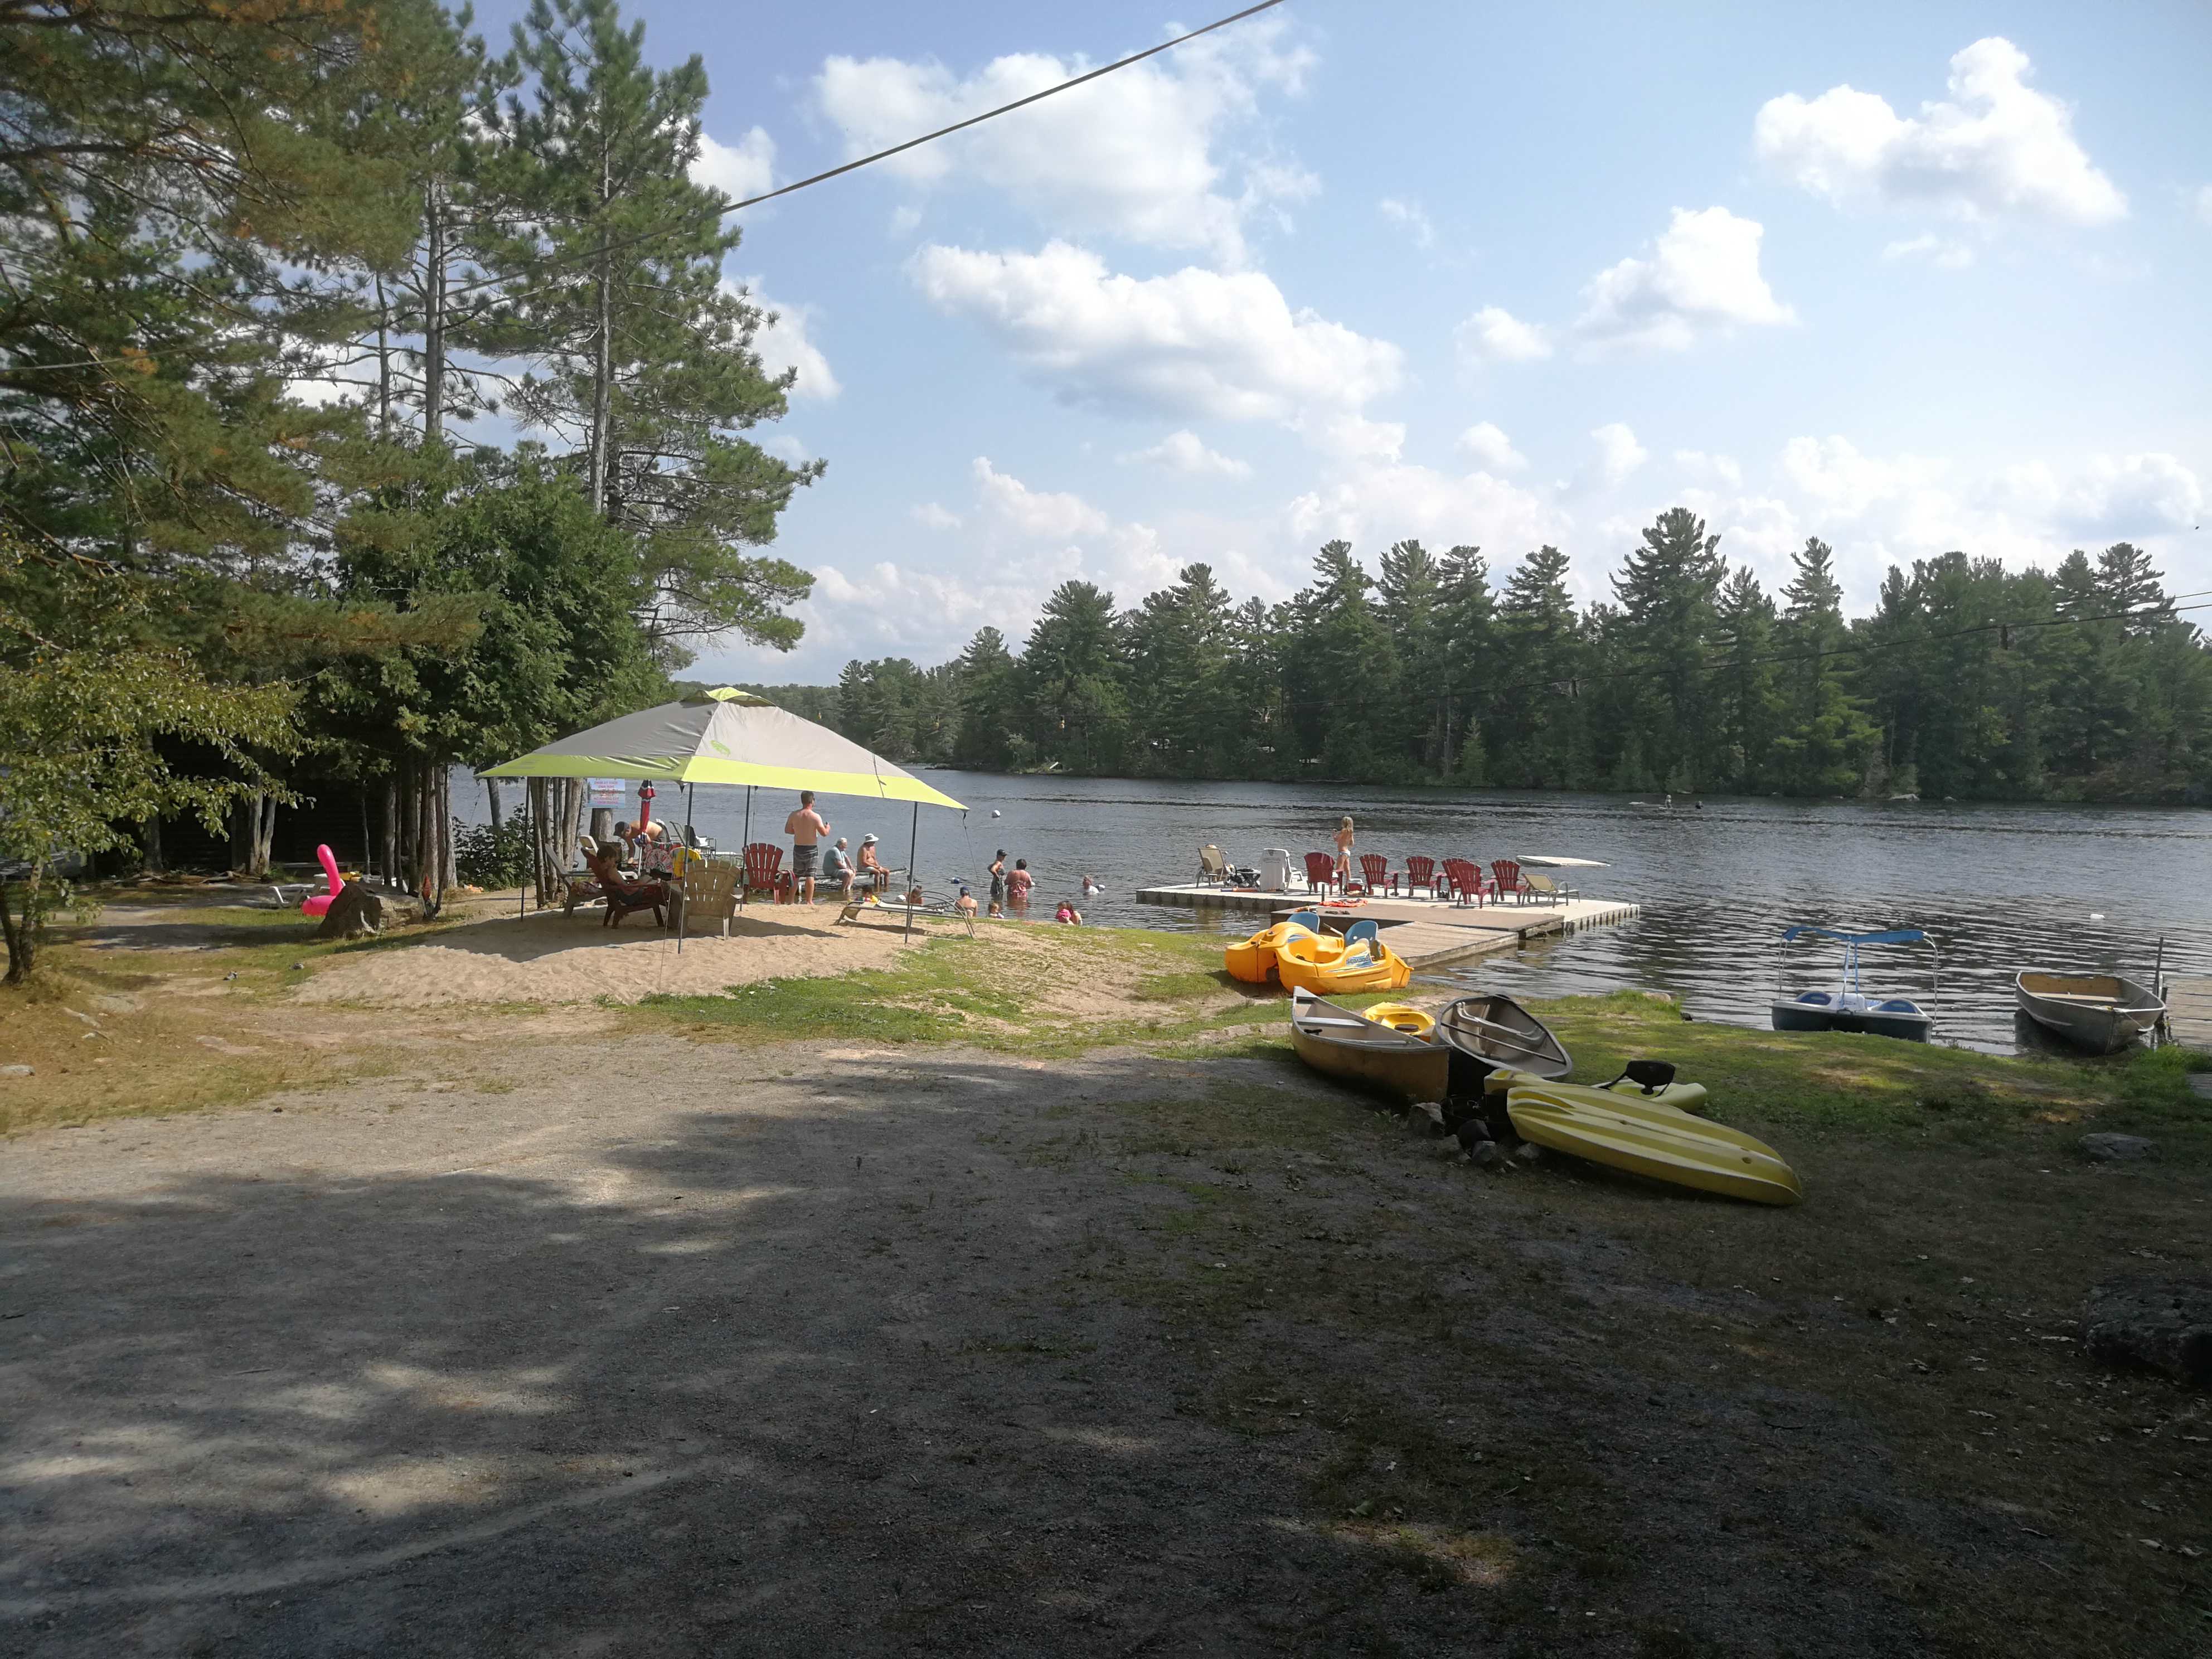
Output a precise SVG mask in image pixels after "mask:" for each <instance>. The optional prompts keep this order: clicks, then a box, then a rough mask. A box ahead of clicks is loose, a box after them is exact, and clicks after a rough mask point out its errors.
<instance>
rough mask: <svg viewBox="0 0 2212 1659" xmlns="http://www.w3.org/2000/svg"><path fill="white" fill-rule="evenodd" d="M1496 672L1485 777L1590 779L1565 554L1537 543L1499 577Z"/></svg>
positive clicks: (1579, 642) (1523, 783) (1580, 662)
mask: <svg viewBox="0 0 2212 1659" xmlns="http://www.w3.org/2000/svg"><path fill="white" fill-rule="evenodd" d="M1584 654H1585V653H1584V649H1583V629H1582V625H1581V622H1580V619H1579V618H1578V617H1577V616H1576V614H1575V604H1574V598H1573V595H1572V594H1571V593H1570V592H1569V591H1568V588H1567V556H1566V555H1565V554H1564V553H1562V552H1560V551H1559V549H1558V548H1556V547H1551V546H1545V547H1540V548H1538V549H1537V550H1535V551H1534V553H1531V554H1530V555H1529V556H1528V557H1527V558H1525V559H1523V560H1522V562H1521V563H1520V564H1519V566H1517V567H1516V568H1515V570H1514V572H1513V574H1512V575H1510V577H1508V578H1507V579H1506V583H1505V592H1504V598H1503V599H1502V600H1501V601H1500V603H1499V605H1498V656H1499V659H1500V668H1501V673H1500V675H1499V678H1498V682H1497V683H1496V684H1497V686H1498V690H1497V691H1496V693H1495V696H1494V701H1493V702H1492V708H1491V712H1490V714H1489V715H1488V717H1487V720H1486V724H1487V725H1488V726H1489V728H1490V733H1491V741H1490V745H1489V752H1490V757H1491V764H1492V781H1494V782H1497V783H1500V784H1505V785H1509V786H1511V787H1519V788H1530V789H1571V788H1577V787H1586V786H1587V785H1588V784H1589V782H1590V781H1591V777H1590V757H1589V736H1588V731H1587V727H1586V725H1585V721H1584V718H1583V710H1584V708H1585V706H1586V705H1585V700H1584V699H1585V693H1586V692H1587V691H1588V690H1589V686H1588V684H1587V683H1586V680H1585V676H1586V674H1587V672H1588V669H1587V666H1586V665H1585V662H1584Z"/></svg>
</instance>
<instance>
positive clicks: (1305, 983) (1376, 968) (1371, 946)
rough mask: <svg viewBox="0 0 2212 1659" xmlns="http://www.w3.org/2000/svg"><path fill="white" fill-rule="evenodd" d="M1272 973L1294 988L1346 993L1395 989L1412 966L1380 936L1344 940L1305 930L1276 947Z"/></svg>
mask: <svg viewBox="0 0 2212 1659" xmlns="http://www.w3.org/2000/svg"><path fill="white" fill-rule="evenodd" d="M1275 977H1276V978H1277V979H1279V980H1280V981H1282V982H1283V983H1284V984H1285V985H1287V986H1289V987H1291V989H1292V990H1294V991H1311V992H1313V993H1315V994H1316V995H1328V994H1336V995H1346V994H1350V993H1352V992H1356V991H1395V990H1397V989H1399V988H1400V987H1401V986H1405V985H1407V984H1410V983H1411V982H1412V981H1413V969H1411V968H1409V967H1407V965H1406V959H1405V957H1401V956H1400V955H1399V954H1398V953H1397V952H1396V951H1393V950H1392V949H1391V948H1390V947H1389V945H1385V944H1383V941H1382V940H1381V939H1376V938H1374V937H1372V936H1370V937H1368V938H1365V939H1354V940H1352V941H1350V942H1346V940H1344V939H1332V938H1330V937H1328V935H1326V934H1320V933H1313V934H1308V935H1307V936H1306V937H1305V938H1304V939H1290V940H1287V941H1285V943H1284V944H1282V945H1278V946H1277V947H1276V948H1275Z"/></svg>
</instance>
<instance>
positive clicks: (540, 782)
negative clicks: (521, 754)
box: [526, 778, 568, 910]
mask: <svg viewBox="0 0 2212 1659" xmlns="http://www.w3.org/2000/svg"><path fill="white" fill-rule="evenodd" d="M551 782H552V780H550V779H547V778H532V779H531V780H530V781H529V783H528V785H527V786H526V787H527V788H528V790H529V794H530V860H531V863H532V866H533V867H534V870H535V872H536V882H537V887H538V908H539V909H541V910H542V909H544V908H545V907H546V906H547V905H549V904H551V903H553V902H555V900H556V895H557V894H558V893H559V891H560V888H561V880H562V877H563V876H565V875H566V874H567V873H568V866H567V865H564V864H558V865H556V863H555V862H554V859H553V842H554V834H553V802H552V794H553V791H552V788H551V787H550V786H551Z"/></svg>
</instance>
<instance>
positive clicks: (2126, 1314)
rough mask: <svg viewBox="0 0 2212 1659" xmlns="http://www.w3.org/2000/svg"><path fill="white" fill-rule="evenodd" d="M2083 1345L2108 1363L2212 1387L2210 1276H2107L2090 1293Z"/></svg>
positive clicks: (2180, 1381)
mask: <svg viewBox="0 0 2212 1659" xmlns="http://www.w3.org/2000/svg"><path fill="white" fill-rule="evenodd" d="M2081 1326H2082V1334H2081V1341H2082V1345H2083V1346H2085V1347H2087V1349H2088V1350H2089V1352H2090V1354H2091V1355H2092V1356H2093V1357H2094V1358H2098V1359H2101V1360H2102V1361H2104V1362H2105V1364H2107V1365H2128V1366H2137V1367H2141V1368H2142V1369H2143V1370H2154V1371H2160V1372H2163V1373H2164V1374H2165V1375H2166V1376H2170V1377H2172V1378H2173V1379H2174V1380H2175V1381H2177V1382H2179V1383H2187V1384H2189V1386H2191V1388H2197V1389H2212V1279H2106V1281H2105V1282H2104V1283H2103V1284H2101V1285H2098V1286H2097V1288H2096V1289H2094V1290H2093V1291H2090V1292H2089V1304H2088V1306H2087V1308H2086V1309H2085V1310H2083V1312H2082V1316H2081Z"/></svg>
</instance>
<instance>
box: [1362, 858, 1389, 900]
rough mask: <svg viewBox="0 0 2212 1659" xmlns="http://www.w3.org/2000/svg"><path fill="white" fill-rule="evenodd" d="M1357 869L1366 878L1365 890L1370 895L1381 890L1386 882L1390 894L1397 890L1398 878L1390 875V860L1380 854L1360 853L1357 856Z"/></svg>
mask: <svg viewBox="0 0 2212 1659" xmlns="http://www.w3.org/2000/svg"><path fill="white" fill-rule="evenodd" d="M1359 868H1360V872H1361V873H1362V874H1364V876H1365V877H1366V878H1367V890H1368V891H1369V892H1370V893H1374V892H1377V891H1379V890H1381V889H1382V887H1383V884H1385V883H1386V882H1387V883H1388V884H1389V888H1390V890H1391V891H1392V892H1394V893H1395V892H1396V891H1397V890H1398V878H1397V877H1395V876H1394V875H1392V874H1391V873H1390V860H1388V859H1386V858H1384V857H1383V854H1380V853H1362V854H1360V855H1359Z"/></svg>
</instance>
